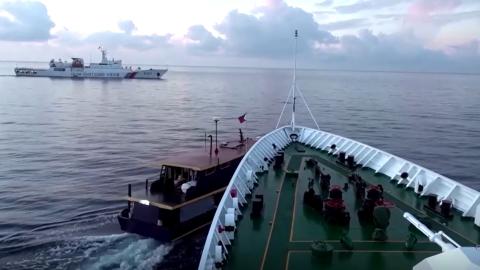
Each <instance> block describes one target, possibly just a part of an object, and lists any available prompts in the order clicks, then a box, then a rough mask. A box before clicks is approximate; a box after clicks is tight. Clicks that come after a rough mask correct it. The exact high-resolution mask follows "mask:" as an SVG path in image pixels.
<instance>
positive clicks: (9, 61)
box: [0, 60, 480, 75]
mask: <svg viewBox="0 0 480 270" xmlns="http://www.w3.org/2000/svg"><path fill="white" fill-rule="evenodd" d="M0 63H37V64H40V63H46V64H47V63H48V61H27V60H0ZM125 65H126V66H137V67H138V66H148V67H166V68H168V67H186V68H226V69H263V70H267V69H277V70H290V69H292V68H291V67H259V66H231V65H218V66H216V65H181V64H176V65H168V64H164V65H160V64H147V63H126V64H125ZM297 69H298V70H308V71H327V72H359V73H362V72H364V73H368V72H375V73H412V74H415V73H418V74H455V75H480V72H455V71H426V70H425V71H411V70H400V69H398V70H395V69H392V70H380V69H340V68H331V69H329V68H313V67H312V68H298V67H297Z"/></svg>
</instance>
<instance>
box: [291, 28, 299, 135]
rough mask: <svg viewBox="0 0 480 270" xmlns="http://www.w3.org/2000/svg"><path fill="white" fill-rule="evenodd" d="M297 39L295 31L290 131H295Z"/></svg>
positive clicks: (296, 31)
mask: <svg viewBox="0 0 480 270" xmlns="http://www.w3.org/2000/svg"><path fill="white" fill-rule="evenodd" d="M297 38H298V30H297V29H295V49H294V51H293V82H292V92H293V106H292V130H295V100H296V99H297V98H296V97H295V88H297Z"/></svg>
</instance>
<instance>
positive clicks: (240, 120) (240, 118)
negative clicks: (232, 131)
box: [238, 113, 247, 124]
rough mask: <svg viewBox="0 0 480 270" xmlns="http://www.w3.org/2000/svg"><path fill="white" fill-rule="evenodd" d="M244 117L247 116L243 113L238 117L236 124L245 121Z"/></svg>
mask: <svg viewBox="0 0 480 270" xmlns="http://www.w3.org/2000/svg"><path fill="white" fill-rule="evenodd" d="M245 115H247V113H244V114H243V115H240V116H239V117H238V122H240V124H242V123H243V122H245V121H247V119H245Z"/></svg>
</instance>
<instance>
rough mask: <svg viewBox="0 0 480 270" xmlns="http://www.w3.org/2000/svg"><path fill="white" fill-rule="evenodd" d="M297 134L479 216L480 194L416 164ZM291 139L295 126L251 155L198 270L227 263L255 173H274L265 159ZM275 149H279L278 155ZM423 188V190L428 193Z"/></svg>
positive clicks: (305, 131)
mask: <svg viewBox="0 0 480 270" xmlns="http://www.w3.org/2000/svg"><path fill="white" fill-rule="evenodd" d="M295 133H296V134H298V141H299V142H301V143H303V144H305V145H308V146H311V147H313V148H316V149H322V150H327V151H329V152H331V153H338V152H340V151H343V152H346V154H347V155H354V156H355V161H356V162H357V163H359V164H362V166H363V167H368V168H371V169H373V170H375V172H377V173H382V174H384V175H387V176H389V177H390V178H391V179H392V180H396V181H397V184H402V185H405V188H408V187H411V188H413V190H414V192H416V193H420V194H421V195H428V194H435V195H437V198H438V200H439V201H441V200H445V199H449V200H451V201H452V204H453V207H454V208H456V209H457V210H459V211H460V212H462V216H464V217H474V216H475V213H476V210H477V206H478V205H479V203H480V193H479V192H478V191H476V190H474V189H472V188H469V187H467V186H465V185H463V184H460V183H458V182H456V181H454V180H452V179H450V178H447V177H445V176H443V175H440V174H438V173H436V172H433V171H431V170H428V169H426V168H424V167H422V166H419V165H417V164H415V163H413V162H410V161H407V160H405V159H402V158H400V157H397V156H395V155H392V154H389V153H387V152H384V151H382V150H379V149H377V148H374V147H371V146H369V145H366V144H363V143H360V142H357V141H354V140H351V139H348V138H345V137H342V136H338V135H335V134H332V133H328V132H325V131H321V130H316V129H312V128H307V127H298V126H297V127H296V129H295ZM290 134H292V129H291V127H290V126H284V127H281V128H278V129H276V130H274V131H272V132H270V133H268V134H266V135H265V136H263V137H262V138H260V139H259V140H258V141H257V142H256V143H255V144H254V145H253V146H252V147H251V148H250V150H249V151H248V152H247V153H246V154H245V156H244V157H243V159H242V161H241V162H240V164H239V165H238V167H237V170H236V171H235V173H234V175H233V177H232V180H231V181H230V183H229V185H228V187H227V189H226V190H225V193H224V194H223V197H222V200H221V201H220V204H219V206H218V208H217V212H216V213H215V216H214V218H213V221H212V225H211V227H210V230H209V232H208V236H207V239H206V242H205V246H204V248H203V253H202V257H201V259H200V264H199V267H198V269H200V270H204V269H208V270H210V269H212V270H213V269H217V268H216V266H215V262H221V261H224V260H225V259H226V256H227V254H228V250H227V249H226V246H227V245H230V244H231V241H232V240H233V239H234V233H233V232H228V231H223V229H224V228H225V226H227V227H230V228H232V227H233V228H234V229H236V225H235V223H236V220H237V216H238V215H241V214H242V213H241V211H240V209H239V205H240V204H244V203H246V202H247V200H246V198H245V196H247V195H248V194H250V193H251V191H252V189H253V186H254V183H255V182H256V175H255V173H256V172H259V171H262V170H264V169H267V168H268V165H267V162H266V161H264V158H268V159H271V158H272V157H274V155H275V154H276V152H277V151H278V150H279V149H281V148H283V147H285V146H287V145H288V144H289V143H290V142H291V139H290ZM272 144H275V145H276V149H274V147H273V146H272ZM332 144H335V145H336V148H335V149H334V150H332V149H331V146H332ZM404 172H406V173H408V177H406V178H401V177H400V175H401V174H402V173H404ZM420 185H421V186H423V190H422V191H420V189H419V186H420ZM232 190H235V192H233V193H236V197H235V195H234V196H232Z"/></svg>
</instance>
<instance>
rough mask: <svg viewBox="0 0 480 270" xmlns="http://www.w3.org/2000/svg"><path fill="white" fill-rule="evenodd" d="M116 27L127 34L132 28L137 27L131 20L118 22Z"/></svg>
mask: <svg viewBox="0 0 480 270" xmlns="http://www.w3.org/2000/svg"><path fill="white" fill-rule="evenodd" d="M118 28H120V30H122V31H123V32H125V33H127V34H131V33H132V32H133V31H134V30H136V29H137V27H136V26H135V24H134V23H133V22H132V21H131V20H126V21H120V22H118Z"/></svg>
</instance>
